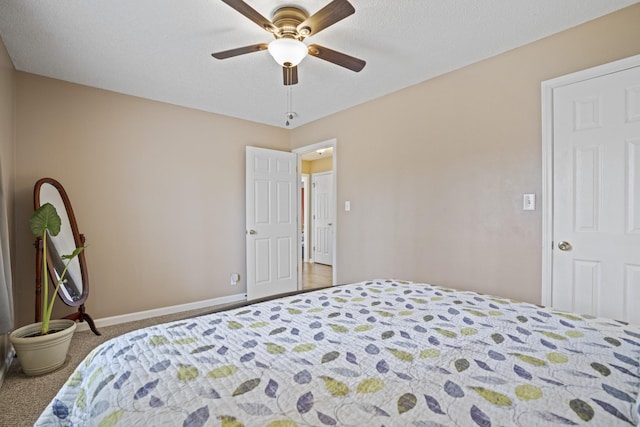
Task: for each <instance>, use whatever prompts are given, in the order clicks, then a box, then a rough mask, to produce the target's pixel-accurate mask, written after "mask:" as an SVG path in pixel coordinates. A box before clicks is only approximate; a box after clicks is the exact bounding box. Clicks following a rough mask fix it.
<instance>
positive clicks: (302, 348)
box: [293, 343, 316, 353]
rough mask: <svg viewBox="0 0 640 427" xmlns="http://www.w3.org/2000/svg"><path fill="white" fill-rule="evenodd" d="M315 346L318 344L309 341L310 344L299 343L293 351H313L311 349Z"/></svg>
mask: <svg viewBox="0 0 640 427" xmlns="http://www.w3.org/2000/svg"><path fill="white" fill-rule="evenodd" d="M314 348H316V345H315V344H311V343H308V344H298V345H297V346H295V347H294V348H293V352H294V353H304V352H306V351H311V350H313V349H314Z"/></svg>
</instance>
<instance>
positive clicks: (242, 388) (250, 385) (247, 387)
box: [232, 378, 260, 397]
mask: <svg viewBox="0 0 640 427" xmlns="http://www.w3.org/2000/svg"><path fill="white" fill-rule="evenodd" d="M258 384H260V378H253V379H251V380H247V381H245V382H243V383H242V384H240V385H239V386H238V388H236V389H235V390H234V391H233V394H232V396H234V397H235V396H240V395H241V394H245V393H247V392H249V391H251V390H253V389H254V388H256V387H258Z"/></svg>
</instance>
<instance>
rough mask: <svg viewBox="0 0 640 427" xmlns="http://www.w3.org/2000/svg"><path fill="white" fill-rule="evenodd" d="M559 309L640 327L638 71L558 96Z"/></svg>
mask: <svg viewBox="0 0 640 427" xmlns="http://www.w3.org/2000/svg"><path fill="white" fill-rule="evenodd" d="M552 271H553V277H552V292H551V299H552V301H551V305H552V306H553V307H555V308H559V309H564V310H570V311H575V312H579V313H585V314H591V315H595V316H606V317H610V318H614V319H618V320H625V321H630V322H634V323H640V311H639V310H638V307H637V305H638V301H640V67H635V68H630V69H626V70H623V71H618V72H613V73H609V74H606V75H603V76H599V77H595V78H590V79H587V80H583V81H579V82H576V83H573V84H568V85H566V86H563V87H558V88H555V89H554V91H553V270H552Z"/></svg>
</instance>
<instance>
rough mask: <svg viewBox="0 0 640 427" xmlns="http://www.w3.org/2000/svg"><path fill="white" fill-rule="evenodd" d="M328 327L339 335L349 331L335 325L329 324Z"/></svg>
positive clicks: (344, 327)
mask: <svg viewBox="0 0 640 427" xmlns="http://www.w3.org/2000/svg"><path fill="white" fill-rule="evenodd" d="M329 326H330V327H331V329H333V331H334V332H339V333H341V334H344V333H346V332H349V329H348V328H347V327H346V326H342V325H336V324H330V325H329Z"/></svg>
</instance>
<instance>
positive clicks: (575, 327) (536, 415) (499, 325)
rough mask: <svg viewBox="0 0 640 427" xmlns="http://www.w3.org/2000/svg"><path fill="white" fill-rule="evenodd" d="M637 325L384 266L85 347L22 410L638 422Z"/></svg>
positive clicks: (224, 418)
mask: <svg viewBox="0 0 640 427" xmlns="http://www.w3.org/2000/svg"><path fill="white" fill-rule="evenodd" d="M639 391H640V328H638V327H637V326H631V325H626V324H623V323H620V322H615V321H611V320H606V319H597V318H595V319H594V318H588V317H584V316H578V315H574V314H567V313H562V312H558V311H554V310H549V309H545V308H540V307H538V306H536V305H532V304H527V303H518V302H513V301H509V300H505V299H500V298H494V297H488V296H484V295H480V294H476V293H473V292H459V291H453V290H450V289H445V288H440V287H435V286H430V285H426V284H416V283H408V282H400V281H374V282H362V283H357V284H351V285H343V286H337V287H335V288H330V289H326V290H320V291H315V292H311V293H305V294H300V295H297V296H293V297H286V298H281V299H276V300H272V301H267V302H262V303H258V304H253V305H249V306H246V307H242V308H239V309H233V310H229V311H224V312H219V313H214V314H210V315H206V316H202V317H197V318H193V319H189V320H185V321H179V322H173V323H167V324H163V325H158V326H153V327H149V328H145V329H141V330H138V331H135V332H131V333H128V334H126V335H123V336H121V337H117V338H114V339H112V340H110V341H107V342H105V343H104V344H102V345H101V346H99V347H97V348H96V349H95V350H94V351H93V352H92V353H91V354H89V355H88V356H87V358H86V359H85V360H84V361H83V362H82V363H81V364H80V365H79V366H78V368H77V370H76V371H75V372H74V373H73V374H72V375H71V377H70V378H69V380H68V381H67V383H66V384H65V385H64V387H63V388H62V389H61V390H60V392H59V393H58V395H57V396H56V397H55V398H54V400H53V401H52V402H51V403H50V404H49V406H48V407H47V408H46V410H45V411H44V412H43V414H42V415H41V417H40V418H39V420H38V422H37V423H36V425H39V426H51V425H74V426H90V425H91V426H105V427H106V426H138V425H145V426H152V425H155V426H160V425H171V426H173V425H175V426H180V425H183V426H189V427H195V426H205V425H206V426H215V425H222V426H242V425H245V426H272V427H275V426H310V425H318V426H321V425H328V426H332V425H344V426H349V425H351V426H476V425H477V426H540V425H593V426H596V425H597V426H618V425H621V426H627V425H638V424H639V423H640V422H639V419H640V401H639V397H638V395H639Z"/></svg>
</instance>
